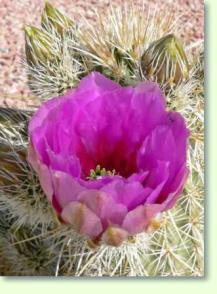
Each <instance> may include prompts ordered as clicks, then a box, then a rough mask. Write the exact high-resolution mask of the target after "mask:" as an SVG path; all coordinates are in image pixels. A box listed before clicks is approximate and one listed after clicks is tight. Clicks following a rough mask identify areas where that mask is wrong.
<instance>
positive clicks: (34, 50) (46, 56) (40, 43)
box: [25, 26, 53, 65]
mask: <svg viewBox="0 0 217 294" xmlns="http://www.w3.org/2000/svg"><path fill="white" fill-rule="evenodd" d="M50 46H51V38H50V36H49V35H48V34H47V33H46V32H44V31H42V30H40V29H38V28H36V27H33V26H26V27H25V49H26V60H27V63H28V64H30V65H36V64H38V63H40V64H44V63H46V61H47V60H52V59H53V54H52V52H51V49H50Z"/></svg>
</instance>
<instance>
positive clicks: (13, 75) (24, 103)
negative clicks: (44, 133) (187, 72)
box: [0, 0, 204, 109]
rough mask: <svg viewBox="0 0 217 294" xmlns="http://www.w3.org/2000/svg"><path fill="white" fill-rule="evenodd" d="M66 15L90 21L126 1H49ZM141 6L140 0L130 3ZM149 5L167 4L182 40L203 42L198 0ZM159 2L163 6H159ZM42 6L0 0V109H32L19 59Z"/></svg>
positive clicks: (32, 0) (31, 0)
mask: <svg viewBox="0 0 217 294" xmlns="http://www.w3.org/2000/svg"><path fill="white" fill-rule="evenodd" d="M50 2H51V3H52V4H53V5H55V6H56V7H57V8H59V9H60V10H62V11H63V12H65V13H66V14H67V15H69V16H71V17H73V18H75V19H79V15H80V14H83V15H85V16H86V17H88V18H89V19H91V21H94V17H93V15H94V14H93V8H97V9H99V11H100V13H104V12H105V11H106V7H108V6H109V5H110V4H112V5H119V4H123V3H125V2H128V1H120V0H114V1H107V0H98V1H96V0H85V1H81V0H78V1H76V0H53V1H50ZM133 2H134V3H135V4H136V5H141V4H142V0H140V1H139V0H136V1H133ZM146 2H148V3H149V4H150V5H151V6H154V5H155V4H157V5H158V7H159V9H160V8H161V7H162V5H164V6H165V5H168V7H170V8H169V9H171V10H173V11H175V12H176V13H177V14H180V16H181V19H182V20H183V23H184V24H185V25H184V26H183V38H184V40H185V42H187V43H191V42H195V41H197V40H199V39H203V21H204V10H203V1H202V0H174V1H173V0H164V1H162V0H152V1H148V0H147V1H146ZM162 3H163V4H162ZM43 6H44V1H42V0H19V1H17V0H0V106H5V107H18V108H23V109H24V108H34V107H35V106H36V105H37V104H38V99H37V98H35V97H33V96H32V94H31V93H30V91H29V89H28V86H27V83H26V76H25V71H24V69H23V66H22V65H21V62H20V61H21V58H22V57H23V56H24V33H23V28H24V26H25V25H26V24H31V25H39V23H40V15H41V11H42V9H43Z"/></svg>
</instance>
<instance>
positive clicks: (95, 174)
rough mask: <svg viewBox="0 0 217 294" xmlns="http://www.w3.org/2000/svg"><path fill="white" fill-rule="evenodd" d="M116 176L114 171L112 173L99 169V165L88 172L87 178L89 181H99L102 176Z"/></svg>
mask: <svg viewBox="0 0 217 294" xmlns="http://www.w3.org/2000/svg"><path fill="white" fill-rule="evenodd" d="M115 174H116V171H115V169H113V170H112V171H110V170H106V169H105V168H101V166H100V165H99V164H97V166H96V168H95V170H94V169H91V170H90V176H88V177H87V179H89V180H96V179H101V178H102V177H103V176H114V175H115Z"/></svg>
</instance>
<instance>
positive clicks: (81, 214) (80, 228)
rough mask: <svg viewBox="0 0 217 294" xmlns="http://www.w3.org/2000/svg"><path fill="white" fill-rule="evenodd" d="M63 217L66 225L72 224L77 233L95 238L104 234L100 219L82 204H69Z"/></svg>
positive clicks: (64, 210) (63, 212) (75, 202)
mask: <svg viewBox="0 0 217 294" xmlns="http://www.w3.org/2000/svg"><path fill="white" fill-rule="evenodd" d="M61 217H62V219H63V220H64V221H65V222H66V223H69V224H71V226H72V228H73V229H74V230H75V231H76V232H77V233H80V234H84V235H87V236H89V237H91V238H93V237H96V236H98V235H99V234H100V233H101V232H102V225H101V222H100V219H99V218H98V217H97V216H96V215H95V214H94V213H93V212H92V211H91V210H90V209H89V208H87V206H86V205H85V204H82V203H80V202H77V201H74V202H71V203H69V204H68V205H67V206H66V207H65V208H64V209H63V211H62V214H61Z"/></svg>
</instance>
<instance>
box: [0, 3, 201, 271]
mask: <svg viewBox="0 0 217 294" xmlns="http://www.w3.org/2000/svg"><path fill="white" fill-rule="evenodd" d="M146 13H147V10H145V11H143V10H138V9H136V8H135V7H127V6H126V7H124V9H122V8H117V9H112V11H111V12H110V13H109V15H108V16H107V17H102V16H99V15H96V18H97V19H96V22H97V25H96V26H94V27H93V26H92V25H91V24H90V23H87V24H84V25H83V26H79V25H77V24H75V22H74V21H72V20H70V19H69V18H68V17H66V16H64V15H63V14H62V13H60V12H59V11H58V10H57V9H56V8H54V7H52V6H51V5H50V4H49V3H46V5H45V10H44V12H43V15H42V28H41V29H38V28H34V27H30V26H28V27H27V28H26V30H25V35H26V68H27V74H28V78H29V86H30V88H31V90H32V91H33V92H34V93H35V94H37V95H38V97H39V98H40V99H42V100H47V99H49V98H51V97H53V96H59V95H63V94H64V93H65V92H66V90H68V89H71V88H74V87H76V86H77V84H78V83H79V81H80V80H81V79H82V78H83V77H84V76H86V75H87V74H89V73H90V72H92V71H98V72H100V73H102V74H103V75H105V76H106V77H108V78H110V79H112V80H115V81H116V82H118V83H120V84H121V85H123V86H129V85H131V86H135V85H136V84H138V83H139V82H141V81H143V80H148V79H151V80H154V81H157V82H158V83H159V84H160V87H161V89H162V91H163V92H164V94H165V95H166V99H167V108H168V110H175V111H178V112H180V113H181V114H182V115H183V116H184V118H185V121H186V124H187V127H188V128H189V130H190V139H189V148H188V168H189V176H188V180H187V183H186V185H185V188H184V191H183V193H182V195H181V196H180V197H179V200H178V202H177V203H176V205H175V206H174V207H173V208H172V209H170V210H168V211H165V212H163V213H162V214H161V216H160V217H159V218H155V219H152V221H151V222H150V224H149V227H148V229H147V230H146V232H140V233H139V234H137V235H135V236H129V237H128V238H126V239H125V240H124V241H123V243H122V244H121V245H120V246H118V247H113V246H109V245H108V244H106V242H105V243H102V244H97V243H96V242H94V240H90V239H89V238H88V237H87V236H83V235H80V234H78V233H76V232H75V231H74V230H73V228H72V227H73V226H71V225H70V224H63V223H62V221H61V220H60V219H59V218H58V217H57V215H56V213H55V212H54V210H53V208H52V206H51V204H50V203H49V201H48V200H47V197H46V196H45V193H44V191H43V189H42V187H41V185H40V182H39V178H38V175H37V174H36V172H35V171H34V170H33V168H32V167H31V165H30V164H29V163H28V161H27V159H26V156H27V148H28V145H29V141H28V132H27V126H28V122H29V121H30V119H31V116H32V114H33V113H32V112H30V111H25V110H14V109H0V146H1V147H0V273H1V274H2V275H55V276H58V275H64V276H82V275H85V276H202V275H203V255H204V254H203V213H204V209H203V208H204V198H203V188H204V179H203V174H204V158H203V150H204V149H203V148H204V146H203V125H204V122H203V109H204V92H203V79H204V74H203V52H202V50H201V48H196V49H194V54H193V53H192V52H191V50H190V49H189V50H186V48H185V46H184V45H183V44H182V43H181V41H180V40H179V39H178V37H177V36H176V34H177V32H178V30H179V29H180V27H179V24H178V23H177V22H176V20H175V19H174V18H173V17H172V16H171V15H169V16H167V17H162V15H160V14H159V15H157V16H156V15H154V16H151V13H150V11H149V13H148V17H144V16H145V15H146ZM174 24H176V26H175V25H174ZM195 56H196V57H195ZM107 173H108V171H107V170H106V169H103V167H102V169H100V167H99V166H97V167H96V169H95V170H94V169H93V170H91V172H90V177H92V178H94V179H96V178H97V177H98V176H104V175H105V174H107ZM109 175H115V171H109Z"/></svg>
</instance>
